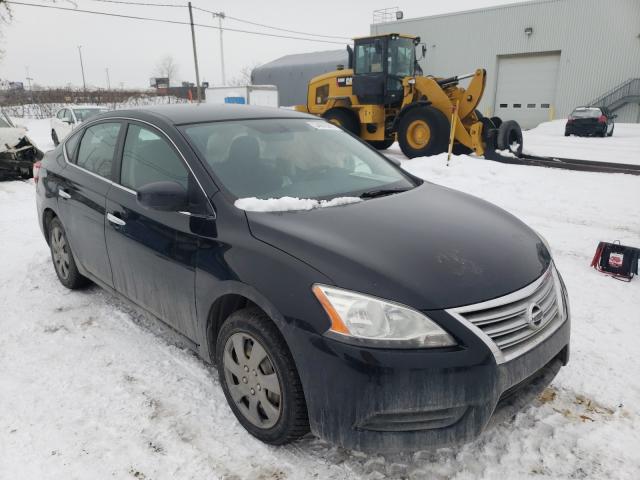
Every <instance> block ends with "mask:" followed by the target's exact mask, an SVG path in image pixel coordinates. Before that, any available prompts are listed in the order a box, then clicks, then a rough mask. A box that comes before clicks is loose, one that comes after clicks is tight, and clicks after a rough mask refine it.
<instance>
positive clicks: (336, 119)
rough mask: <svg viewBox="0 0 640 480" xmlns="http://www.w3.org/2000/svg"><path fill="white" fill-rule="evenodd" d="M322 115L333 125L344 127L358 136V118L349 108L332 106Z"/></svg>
mask: <svg viewBox="0 0 640 480" xmlns="http://www.w3.org/2000/svg"><path fill="white" fill-rule="evenodd" d="M323 117H324V118H325V119H326V120H327V121H329V122H331V123H333V124H334V125H338V126H339V127H342V128H344V129H345V130H346V131H348V132H349V133H352V134H353V135H355V136H357V137H359V136H360V120H359V119H358V116H357V115H356V114H355V113H353V112H352V111H351V110H347V109H346V108H332V109H331V110H329V111H327V112H326V113H325V114H324V115H323Z"/></svg>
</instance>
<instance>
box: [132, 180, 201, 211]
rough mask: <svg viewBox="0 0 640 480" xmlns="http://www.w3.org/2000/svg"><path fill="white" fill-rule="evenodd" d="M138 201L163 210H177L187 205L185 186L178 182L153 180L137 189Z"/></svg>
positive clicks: (143, 204) (183, 208) (147, 206)
mask: <svg viewBox="0 0 640 480" xmlns="http://www.w3.org/2000/svg"><path fill="white" fill-rule="evenodd" d="M137 198H138V203H139V204H140V205H142V206H143V207H146V208H151V209H153V210H161V211H163V212H178V211H180V210H185V209H186V208H187V207H188V205H189V197H188V194H187V190H186V188H184V187H183V186H182V185H180V184H179V183H178V182H153V183H148V184H146V185H144V186H142V187H140V188H139V189H138V195H137Z"/></svg>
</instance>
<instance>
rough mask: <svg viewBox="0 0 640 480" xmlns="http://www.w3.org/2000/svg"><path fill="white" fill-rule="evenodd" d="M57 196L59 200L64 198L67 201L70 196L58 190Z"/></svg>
mask: <svg viewBox="0 0 640 480" xmlns="http://www.w3.org/2000/svg"><path fill="white" fill-rule="evenodd" d="M58 196H59V197H60V198H65V199H69V198H71V195H69V194H68V193H67V192H65V191H64V190H63V189H61V188H59V189H58Z"/></svg>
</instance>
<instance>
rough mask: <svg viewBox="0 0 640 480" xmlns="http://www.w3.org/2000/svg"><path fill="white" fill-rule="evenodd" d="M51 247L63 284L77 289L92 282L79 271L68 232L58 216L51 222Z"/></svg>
mask: <svg viewBox="0 0 640 480" xmlns="http://www.w3.org/2000/svg"><path fill="white" fill-rule="evenodd" d="M49 249H50V250H51V260H52V261H53V268H54V269H55V271H56V275H58V279H59V280H60V283H62V285H64V286H65V287H67V288H68V289H70V290H76V289H78V288H82V287H85V286H87V285H88V284H89V283H90V281H89V279H88V278H86V277H84V276H83V275H82V274H81V273H80V272H79V271H78V267H77V265H76V261H75V259H74V258H73V252H72V251H71V246H70V245H69V240H68V239H67V233H66V232H65V230H64V227H63V226H62V222H60V220H58V218H57V217H55V218H53V220H51V223H50V224H49Z"/></svg>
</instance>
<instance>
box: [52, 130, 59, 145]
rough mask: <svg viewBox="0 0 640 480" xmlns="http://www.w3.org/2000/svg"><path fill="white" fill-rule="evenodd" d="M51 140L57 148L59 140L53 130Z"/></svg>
mask: <svg viewBox="0 0 640 480" xmlns="http://www.w3.org/2000/svg"><path fill="white" fill-rule="evenodd" d="M51 140H53V144H54V145H55V146H56V147H57V146H58V145H60V140H58V134H57V133H56V131H55V130H51Z"/></svg>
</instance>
